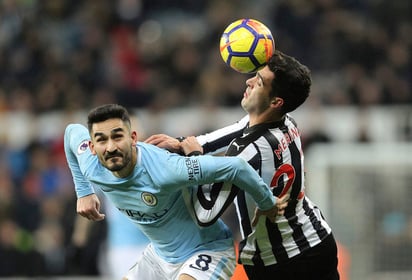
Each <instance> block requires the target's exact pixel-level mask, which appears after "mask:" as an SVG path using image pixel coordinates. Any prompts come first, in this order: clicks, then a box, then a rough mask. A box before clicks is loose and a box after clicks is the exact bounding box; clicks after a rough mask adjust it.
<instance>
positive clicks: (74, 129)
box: [65, 123, 88, 134]
mask: <svg viewBox="0 0 412 280" xmlns="http://www.w3.org/2000/svg"><path fill="white" fill-rule="evenodd" d="M83 133H87V134H88V130H87V128H86V127H85V126H84V125H82V124H80V123H69V124H68V125H67V126H66V129H65V134H83Z"/></svg>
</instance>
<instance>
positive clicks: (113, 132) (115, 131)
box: [94, 127, 123, 138]
mask: <svg viewBox="0 0 412 280" xmlns="http://www.w3.org/2000/svg"><path fill="white" fill-rule="evenodd" d="M121 131H123V128H121V127H118V128H115V129H113V130H112V131H110V134H115V133H117V132H121ZM102 135H104V133H103V132H96V133H94V137H95V138H96V137H97V136H102Z"/></svg>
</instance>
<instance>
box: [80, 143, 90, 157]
mask: <svg viewBox="0 0 412 280" xmlns="http://www.w3.org/2000/svg"><path fill="white" fill-rule="evenodd" d="M88 147H89V140H84V141H83V142H81V143H80V145H79V147H78V148H77V153H78V154H79V155H80V154H83V153H84V152H85V151H86V150H87V148H88Z"/></svg>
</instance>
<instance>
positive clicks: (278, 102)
mask: <svg viewBox="0 0 412 280" xmlns="http://www.w3.org/2000/svg"><path fill="white" fill-rule="evenodd" d="M271 105H272V107H274V108H280V107H282V106H283V98H281V97H277V96H276V97H273V98H272V101H271Z"/></svg>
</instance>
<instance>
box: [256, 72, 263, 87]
mask: <svg viewBox="0 0 412 280" xmlns="http://www.w3.org/2000/svg"><path fill="white" fill-rule="evenodd" d="M256 75H257V76H258V77H259V79H260V80H261V81H262V84H263V85H265V80H264V79H263V76H262V75H261V74H260V73H259V72H256Z"/></svg>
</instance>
